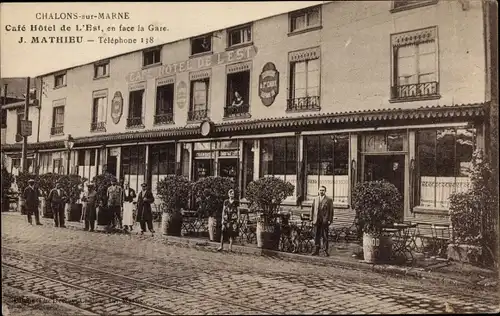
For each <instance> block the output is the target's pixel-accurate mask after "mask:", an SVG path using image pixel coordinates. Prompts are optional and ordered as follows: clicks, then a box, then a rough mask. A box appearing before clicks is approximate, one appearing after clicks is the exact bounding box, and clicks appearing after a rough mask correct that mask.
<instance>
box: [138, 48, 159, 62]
mask: <svg viewBox="0 0 500 316" xmlns="http://www.w3.org/2000/svg"><path fill="white" fill-rule="evenodd" d="M159 63H161V47H158V48H153V49H148V50H145V51H143V52H142V66H143V67H146V66H150V65H155V64H159Z"/></svg>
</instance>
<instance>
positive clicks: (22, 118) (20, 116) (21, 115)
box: [16, 109, 24, 135]
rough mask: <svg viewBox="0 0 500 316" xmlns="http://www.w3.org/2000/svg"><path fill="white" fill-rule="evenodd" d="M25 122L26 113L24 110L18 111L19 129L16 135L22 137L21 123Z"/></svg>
mask: <svg viewBox="0 0 500 316" xmlns="http://www.w3.org/2000/svg"><path fill="white" fill-rule="evenodd" d="M22 120H24V111H23V110H22V109H18V110H17V128H16V130H17V131H16V134H17V135H21V121H22Z"/></svg>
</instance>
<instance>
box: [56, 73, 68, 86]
mask: <svg viewBox="0 0 500 316" xmlns="http://www.w3.org/2000/svg"><path fill="white" fill-rule="evenodd" d="M64 86H66V73H61V74H57V75H54V89H55V88H60V87H64Z"/></svg>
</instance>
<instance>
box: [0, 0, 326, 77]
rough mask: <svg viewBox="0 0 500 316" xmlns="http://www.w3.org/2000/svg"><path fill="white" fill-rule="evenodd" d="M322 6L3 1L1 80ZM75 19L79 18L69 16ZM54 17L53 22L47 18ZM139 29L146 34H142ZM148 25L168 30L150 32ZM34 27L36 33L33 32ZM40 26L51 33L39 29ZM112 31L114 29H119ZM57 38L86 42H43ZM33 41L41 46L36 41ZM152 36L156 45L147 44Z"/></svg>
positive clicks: (308, 3)
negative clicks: (122, 40) (120, 15)
mask: <svg viewBox="0 0 500 316" xmlns="http://www.w3.org/2000/svg"><path fill="white" fill-rule="evenodd" d="M324 2H327V1H260V2H185V3H183V2H173V3H172V2H170V3H168V2H165V3H163V2H149V3H139V2H136V3H130V2H122V3H119V2H113V3H103V2H98V3H94V2H92V3H90V2H87V3H85V2H80V3H70V2H66V3H2V4H0V5H1V7H0V25H1V33H0V66H1V68H0V76H1V77H3V78H6V77H27V76H31V77H35V76H37V75H41V74H45V73H49V72H52V71H56V70H58V69H65V68H69V67H73V66H76V65H80V64H85V63H89V62H92V61H95V60H98V59H101V58H106V57H110V56H113V55H118V54H121V53H126V52H129V51H133V50H137V49H142V48H145V47H148V46H154V45H155V44H161V43H166V42H171V41H175V40H178V39H182V38H188V37H191V36H194V35H198V34H203V33H206V32H208V31H211V30H218V29H223V28H226V27H230V26H233V25H238V24H241V23H245V22H249V21H253V20H257V19H261V18H264V17H267V16H272V15H276V14H280V13H284V12H287V11H291V10H295V9H300V8H302V7H307V6H311V5H314V4H319V3H324ZM117 12H121V13H128V17H129V19H121V20H104V19H97V17H98V16H99V13H104V14H111V13H117ZM71 16H74V17H75V16H76V18H75V19H68V18H67V17H71ZM50 17H52V19H48V18H50ZM54 18H58V19H54ZM88 18H92V19H88ZM89 24H91V27H90V28H91V29H94V28H99V29H98V30H97V31H94V30H85V28H86V27H87V26H86V25H89ZM139 25H140V26H143V27H144V28H145V30H144V31H138V30H137V28H138V26H139ZM149 25H153V26H156V27H158V28H163V29H164V30H159V31H149V30H148V26H149ZM23 26H24V28H23ZM63 26H66V27H68V26H69V27H70V28H71V30H69V31H68V30H64V31H63V30H61V27H63ZM33 27H36V28H37V29H36V30H33V29H32V28H33ZM40 27H42V28H47V29H42V30H39V28H40ZM112 27H115V31H113V30H112ZM120 27H122V28H123V27H127V28H131V27H134V30H133V31H119V28H120ZM51 28H55V30H51ZM77 28H78V30H77ZM82 29H84V30H83V31H82ZM165 29H167V30H165ZM59 36H62V37H71V36H82V37H83V38H82V43H73V44H70V43H42V41H43V38H47V41H49V42H50V38H49V37H59ZM108 36H109V37H113V38H118V37H120V36H121V37H122V38H125V37H126V38H128V39H135V40H136V41H137V42H136V43H135V44H133V43H126V44H111V43H101V42H100V41H101V40H100V39H99V37H101V38H104V37H108ZM33 37H35V38H37V39H38V41H40V43H33V42H32V41H33V40H32V38H33ZM151 38H152V39H153V41H154V43H146V41H149V39H151ZM141 39H142V41H143V42H142V43H141ZM89 40H90V41H92V40H93V42H89ZM20 41H21V43H19V42H20Z"/></svg>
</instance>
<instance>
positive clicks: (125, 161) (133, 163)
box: [120, 145, 146, 192]
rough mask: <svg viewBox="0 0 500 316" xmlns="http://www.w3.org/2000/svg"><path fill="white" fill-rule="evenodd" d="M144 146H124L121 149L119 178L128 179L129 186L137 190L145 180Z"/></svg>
mask: <svg viewBox="0 0 500 316" xmlns="http://www.w3.org/2000/svg"><path fill="white" fill-rule="evenodd" d="M145 160H146V146H144V145H137V146H124V147H122V149H121V167H120V173H121V177H120V179H123V180H124V181H128V183H129V185H130V187H131V188H132V189H134V190H135V191H136V192H139V190H140V188H141V184H142V183H144V182H145V172H146V169H145V164H144V161H145Z"/></svg>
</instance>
